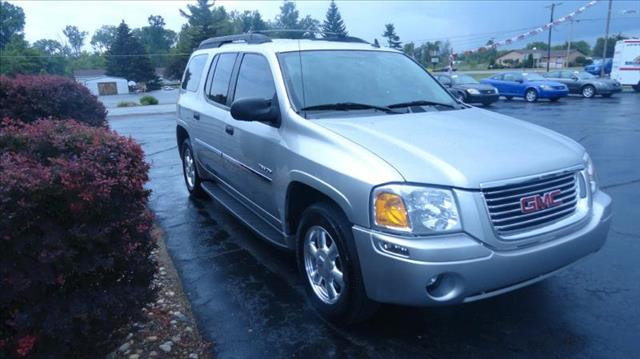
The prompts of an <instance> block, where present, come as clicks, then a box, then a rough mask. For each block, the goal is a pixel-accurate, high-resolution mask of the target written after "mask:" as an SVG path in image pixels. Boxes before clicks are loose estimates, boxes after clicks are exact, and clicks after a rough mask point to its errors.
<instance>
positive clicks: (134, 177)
mask: <svg viewBox="0 0 640 359" xmlns="http://www.w3.org/2000/svg"><path fill="white" fill-rule="evenodd" d="M148 169H149V166H148V165H147V163H145V162H144V159H143V153H142V149H141V148H140V146H139V145H137V144H136V143H135V142H134V141H133V140H131V139H129V138H126V137H122V136H119V135H117V134H116V133H115V132H112V131H109V130H108V129H106V128H96V127H90V126H86V125H83V124H80V123H78V122H76V121H73V120H69V121H52V120H40V121H36V122H34V123H24V122H21V121H14V120H9V119H4V120H2V121H1V122H0V174H1V175H0V213H1V214H2V215H0V288H1V289H0V357H3V358H5V357H8V358H11V357H16V358H19V357H36V358H38V357H46V358H54V357H55V358H82V357H98V356H100V355H104V354H105V352H107V351H108V350H109V349H112V348H113V344H114V343H113V342H110V340H113V338H112V335H113V333H114V332H115V331H116V330H117V329H119V328H120V327H122V326H123V325H125V324H126V323H127V322H129V321H130V320H133V319H135V318H137V317H138V315H140V311H141V308H142V307H143V305H144V304H145V303H147V302H148V301H150V300H152V298H153V294H154V291H153V289H152V288H151V280H152V277H153V273H154V270H155V269H154V268H155V265H154V263H153V261H152V260H151V259H150V254H151V251H152V250H153V248H154V247H155V244H154V242H153V240H152V238H151V235H150V228H151V225H152V220H153V218H152V214H151V213H150V212H149V210H148V209H147V201H148V197H149V191H148V190H146V189H145V188H144V184H145V183H146V182H147V180H148V177H147V172H148Z"/></svg>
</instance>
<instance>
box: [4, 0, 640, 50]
mask: <svg viewBox="0 0 640 359" xmlns="http://www.w3.org/2000/svg"><path fill="white" fill-rule="evenodd" d="M9 2H11V3H13V4H15V5H18V6H20V7H22V8H23V9H24V11H25V16H26V25H25V35H26V38H27V40H28V41H30V42H34V41H36V40H38V39H41V38H49V39H55V40H59V41H63V40H64V35H62V29H63V28H64V27H65V26H66V25H75V26H78V27H79V28H80V30H83V31H88V32H89V36H88V37H87V41H86V45H85V47H86V49H87V50H89V49H90V46H89V40H90V38H91V35H92V34H93V32H94V31H95V30H96V29H97V28H99V27H100V26H102V25H117V24H119V23H120V21H122V20H124V21H125V22H126V23H127V24H128V25H129V26H130V27H131V28H135V27H141V26H145V25H147V18H148V17H149V15H161V16H162V17H164V19H165V22H166V23H167V27H168V28H169V29H172V30H174V31H176V32H179V31H180V27H181V26H182V24H184V23H185V21H186V19H185V18H183V17H181V16H180V14H179V9H184V8H186V5H187V4H188V3H193V2H194V1H186V0H183V1H174V0H173V1H170V0H160V1H152V0H146V1H132V0H129V1H124V0H120V1H118V0H111V1H90V0H89V1H57V0H45V1H39V0H9ZM556 2H557V0H556ZM587 2H588V0H564V1H562V4H561V5H560V6H558V7H556V10H555V17H556V18H558V17H560V16H563V15H566V14H567V13H569V12H571V11H574V10H575V9H577V8H578V7H580V6H582V5H584V4H586V3H587ZM551 3H552V1H547V0H536V1H524V0H519V1H518V0H517V1H471V0H460V1H353V0H338V1H336V4H337V5H338V8H339V9H340V13H341V15H342V17H343V19H344V21H345V24H346V26H347V30H348V31H349V34H350V35H353V36H357V37H361V38H363V39H365V40H368V41H373V39H374V38H378V39H379V40H380V42H381V43H383V41H382V38H381V34H382V32H383V31H384V24H386V23H393V24H394V25H395V27H396V32H397V33H398V35H399V36H400V40H401V41H402V42H403V43H406V42H409V41H413V42H415V43H416V44H420V43H422V42H425V41H435V40H447V39H448V40H449V41H450V42H451V44H452V46H453V49H454V51H455V52H463V51H466V50H472V49H475V48H477V47H479V46H482V45H484V43H485V42H486V41H487V40H488V39H490V38H494V39H495V40H496V41H499V40H503V39H506V38H509V37H511V36H516V35H518V34H520V33H521V32H526V30H528V29H531V28H534V27H537V26H540V25H543V24H545V23H546V22H548V21H549V16H550V10H549V8H547V6H548V5H549V4H551ZM215 4H216V6H224V7H225V8H226V9H227V10H228V11H231V10H238V11H244V10H259V11H260V13H261V14H262V17H263V18H264V19H269V20H271V19H274V18H275V16H276V15H277V14H278V13H279V7H280V5H281V4H282V2H281V1H268V0H266V1H233V0H217V1H216V2H215ZM296 4H297V8H298V10H299V11H300V15H301V17H303V16H305V15H307V14H308V15H311V16H312V17H314V18H316V19H319V20H323V19H324V16H325V13H326V10H327V7H328V5H329V1H328V0H322V1H320V0H313V1H311V0H306V1H297V2H296ZM607 5H608V4H607V0H601V1H599V2H598V3H597V4H596V5H595V6H594V7H592V8H590V9H588V10H587V11H586V12H584V13H583V14H581V15H579V16H578V17H577V19H581V21H579V22H577V23H574V25H573V37H572V38H573V39H574V40H587V41H589V42H595V39H596V38H597V37H598V36H604V31H605V18H606V15H607ZM629 10H632V11H635V13H630V12H629ZM570 32H571V31H570V25H569V24H568V23H567V24H563V25H560V26H558V27H557V28H556V29H555V30H554V31H553V33H552V43H563V42H564V41H566V40H567V39H568V37H569V34H570ZM618 32H622V33H624V34H626V35H633V36H637V37H640V0H614V1H613V3H612V21H611V27H610V33H612V34H613V33H618ZM546 39H547V34H546V33H545V34H541V35H537V36H535V37H532V38H528V39H527V40H525V41H524V42H522V43H518V44H514V45H512V46H511V48H519V47H523V46H524V45H525V44H526V43H528V42H531V41H545V42H546Z"/></svg>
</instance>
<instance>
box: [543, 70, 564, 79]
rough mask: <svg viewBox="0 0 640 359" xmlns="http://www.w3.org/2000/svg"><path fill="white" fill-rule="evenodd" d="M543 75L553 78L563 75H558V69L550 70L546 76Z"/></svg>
mask: <svg viewBox="0 0 640 359" xmlns="http://www.w3.org/2000/svg"><path fill="white" fill-rule="evenodd" d="M545 77H551V78H554V79H558V78H561V77H564V76H560V72H559V71H552V72H549V73H548V74H547V76H545Z"/></svg>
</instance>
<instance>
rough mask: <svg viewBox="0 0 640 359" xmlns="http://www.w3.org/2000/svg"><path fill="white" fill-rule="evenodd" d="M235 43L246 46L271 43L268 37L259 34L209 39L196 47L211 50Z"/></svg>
mask: <svg viewBox="0 0 640 359" xmlns="http://www.w3.org/2000/svg"><path fill="white" fill-rule="evenodd" d="M236 41H244V42H246V43H247V44H263V43H265V42H271V39H270V38H269V37H268V36H266V35H263V34H259V33H248V34H239V35H228V36H218V37H211V38H209V39H206V40H204V41H202V42H201V43H200V46H198V50H202V49H212V48H216V47H220V46H222V45H224V44H228V43H232V42H236Z"/></svg>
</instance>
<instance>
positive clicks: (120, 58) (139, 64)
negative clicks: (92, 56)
mask: <svg viewBox="0 0 640 359" xmlns="http://www.w3.org/2000/svg"><path fill="white" fill-rule="evenodd" d="M106 57H107V75H109V76H118V77H123V78H125V79H127V80H130V81H131V80H133V81H136V82H143V83H145V84H146V85H147V89H150V90H151V89H155V88H158V87H159V81H158V78H157V76H156V74H155V71H154V69H153V66H152V65H151V60H150V59H149V56H148V55H147V53H146V51H145V49H144V46H142V44H141V43H140V41H139V40H138V39H137V38H136V37H134V36H133V35H132V34H131V30H130V29H129V26H127V24H126V23H125V22H124V21H122V22H121V23H120V26H118V32H117V33H116V38H115V39H114V41H113V44H111V47H110V48H109V50H108V51H107V53H106Z"/></svg>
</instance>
